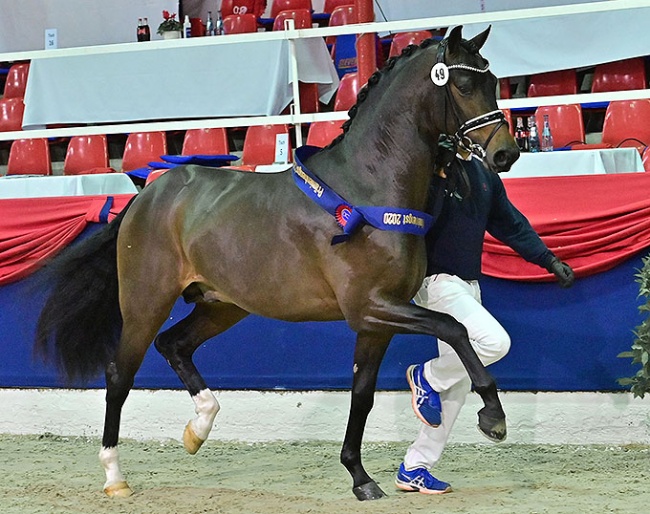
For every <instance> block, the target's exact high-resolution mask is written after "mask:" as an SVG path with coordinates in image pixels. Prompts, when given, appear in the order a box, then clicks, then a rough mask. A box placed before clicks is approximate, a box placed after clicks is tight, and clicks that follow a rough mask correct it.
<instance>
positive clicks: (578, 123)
mask: <svg viewBox="0 0 650 514" xmlns="http://www.w3.org/2000/svg"><path fill="white" fill-rule="evenodd" d="M544 115H547V116H548V119H549V125H550V128H551V133H552V135H553V146H554V147H555V148H562V147H571V148H573V149H578V150H579V149H589V148H618V147H636V148H638V149H639V151H643V150H644V149H645V148H646V147H647V146H648V145H650V99H641V100H616V101H612V102H610V103H609V105H608V106H607V109H606V111H605V120H604V122H603V133H602V139H601V143H597V144H586V143H585V126H584V118H583V112H582V107H581V106H580V104H568V105H552V106H541V107H538V108H537V110H536V111H535V119H536V123H537V125H538V127H541V126H542V125H543V123H544ZM506 117H507V118H512V114H511V113H510V112H507V113H506ZM509 123H510V127H511V128H512V126H513V124H512V121H511V120H509Z"/></svg>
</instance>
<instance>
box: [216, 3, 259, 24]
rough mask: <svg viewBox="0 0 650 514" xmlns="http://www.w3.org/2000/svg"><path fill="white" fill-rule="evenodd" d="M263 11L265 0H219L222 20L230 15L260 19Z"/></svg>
mask: <svg viewBox="0 0 650 514" xmlns="http://www.w3.org/2000/svg"><path fill="white" fill-rule="evenodd" d="M265 9H266V1H265V0H221V15H222V16H223V17H224V19H225V17H226V16H230V15H231V14H252V15H253V16H255V17H256V18H260V17H261V16H263V15H264V10H265Z"/></svg>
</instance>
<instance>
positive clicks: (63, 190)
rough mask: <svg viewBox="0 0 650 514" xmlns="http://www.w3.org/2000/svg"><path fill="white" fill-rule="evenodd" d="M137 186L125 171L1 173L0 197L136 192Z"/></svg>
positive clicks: (5, 198)
mask: <svg viewBox="0 0 650 514" xmlns="http://www.w3.org/2000/svg"><path fill="white" fill-rule="evenodd" d="M137 192H138V190H137V188H136V187H135V185H134V184H133V182H132V181H131V179H130V178H129V176H128V175H125V174H124V173H98V174H96V175H70V176H50V177H43V176H38V177H36V176H21V175H15V176H9V177H0V199H4V200H7V199H10V198H43V197H51V196H85V195H104V194H107V195H119V194H136V193H137Z"/></svg>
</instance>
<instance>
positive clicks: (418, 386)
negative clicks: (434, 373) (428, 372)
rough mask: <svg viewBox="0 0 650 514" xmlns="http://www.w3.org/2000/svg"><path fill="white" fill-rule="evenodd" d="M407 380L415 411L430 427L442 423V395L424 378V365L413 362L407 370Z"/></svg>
mask: <svg viewBox="0 0 650 514" xmlns="http://www.w3.org/2000/svg"><path fill="white" fill-rule="evenodd" d="M406 380H408V383H409V386H410V388H411V393H412V398H411V403H412V405H413V412H415V415H416V416H417V417H418V418H419V419H420V421H422V423H424V424H425V425H429V426H430V427H434V428H436V427H438V426H440V423H442V405H441V403H440V395H439V394H438V393H437V392H436V391H434V390H433V388H432V387H431V386H430V385H429V382H427V379H426V378H424V366H423V365H422V364H413V365H412V366H409V367H408V369H407V370H406Z"/></svg>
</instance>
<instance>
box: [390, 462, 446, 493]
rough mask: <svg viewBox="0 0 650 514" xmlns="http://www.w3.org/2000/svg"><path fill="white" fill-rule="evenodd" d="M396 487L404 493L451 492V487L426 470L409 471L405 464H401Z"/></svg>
mask: <svg viewBox="0 0 650 514" xmlns="http://www.w3.org/2000/svg"><path fill="white" fill-rule="evenodd" d="M395 485H396V486H397V488H398V489H401V490H402V491H411V492H413V491H417V492H418V493H422V494H444V493H450V492H451V485H449V484H448V483H447V482H443V481H442V480H438V479H437V478H436V477H434V476H433V475H432V474H431V473H429V472H428V471H427V470H426V469H425V468H415V469H412V470H410V471H407V470H406V468H405V467H404V463H402V464H400V467H399V471H398V472H397V477H396V478H395Z"/></svg>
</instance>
